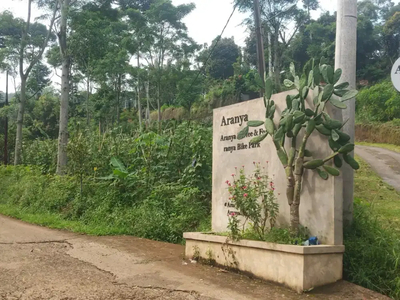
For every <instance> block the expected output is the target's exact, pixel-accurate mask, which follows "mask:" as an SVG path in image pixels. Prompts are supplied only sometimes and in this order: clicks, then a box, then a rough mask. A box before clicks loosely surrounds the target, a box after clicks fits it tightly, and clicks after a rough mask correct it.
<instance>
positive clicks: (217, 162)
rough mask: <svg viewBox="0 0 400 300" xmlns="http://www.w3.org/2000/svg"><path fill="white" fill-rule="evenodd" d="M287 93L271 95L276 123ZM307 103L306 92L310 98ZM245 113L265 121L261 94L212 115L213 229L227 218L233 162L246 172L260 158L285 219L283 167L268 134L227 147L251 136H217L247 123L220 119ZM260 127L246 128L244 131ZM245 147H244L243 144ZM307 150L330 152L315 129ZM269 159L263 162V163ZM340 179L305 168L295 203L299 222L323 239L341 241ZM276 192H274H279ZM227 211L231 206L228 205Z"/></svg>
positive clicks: (223, 224)
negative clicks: (257, 143)
mask: <svg viewBox="0 0 400 300" xmlns="http://www.w3.org/2000/svg"><path fill="white" fill-rule="evenodd" d="M288 93H290V92H285V93H280V94H276V95H273V96H272V99H273V100H274V101H275V103H276V106H277V111H276V113H275V116H276V119H275V122H276V123H277V122H278V119H279V116H280V112H281V111H282V110H283V109H284V108H285V107H286V95H287V94H288ZM309 103H311V97H310V99H309ZM246 114H247V115H248V119H249V120H264V119H265V107H264V103H263V99H256V100H252V101H248V102H244V103H238V104H234V105H230V106H226V107H222V108H217V109H214V116H213V179H212V183H213V187H212V189H213V190H212V192H213V195H212V228H213V231H215V232H223V231H226V230H227V228H226V226H227V222H228V216H227V214H228V209H229V208H228V207H226V206H224V203H225V202H227V201H228V199H229V193H228V189H227V185H226V183H225V181H226V180H230V181H231V180H232V176H231V174H232V173H235V167H237V168H238V169H239V168H240V167H241V166H242V165H244V166H245V169H246V170H247V172H248V174H250V173H251V172H252V171H253V169H254V166H253V162H261V164H262V166H263V167H265V168H266V170H267V171H268V174H269V176H270V177H271V178H273V181H274V183H275V188H276V190H275V192H276V195H277V198H278V203H279V217H278V220H277V221H278V223H279V224H280V225H281V226H287V225H288V224H289V217H290V216H289V211H290V210H289V205H288V203H287V198H286V177H285V171H284V169H283V167H282V164H281V162H280V161H279V159H278V157H277V154H276V149H275V146H274V145H273V143H272V139H271V137H270V136H268V137H267V138H266V139H265V140H264V141H263V142H261V144H260V147H258V148H250V149H245V150H236V151H232V153H231V152H226V151H224V148H225V147H233V146H235V147H236V148H237V144H238V143H245V144H248V143H249V141H250V140H251V138H245V139H243V140H241V141H239V140H237V139H234V140H233V141H221V136H231V135H237V134H238V132H239V131H240V130H241V129H242V128H243V127H244V126H245V125H246V123H245V122H243V124H242V125H241V126H240V124H233V125H227V126H221V122H222V118H223V117H225V120H226V119H227V118H230V117H235V116H243V115H246ZM260 129H263V130H265V128H264V126H260V127H258V128H250V131H249V132H254V131H255V130H257V131H259V130H260ZM248 147H249V146H248ZM307 149H308V150H310V151H311V152H312V153H313V155H314V158H324V157H326V156H328V155H330V154H331V153H332V150H331V149H330V148H329V146H328V143H327V137H325V136H322V135H321V134H319V133H318V132H317V131H315V132H314V133H313V135H312V136H311V137H310V139H309V141H308V146H307ZM266 161H268V164H267V163H266ZM342 193H343V192H342V180H341V178H336V179H334V178H332V177H330V178H329V179H328V180H327V181H324V180H322V179H321V178H320V177H319V176H318V174H317V173H316V172H315V171H309V170H306V171H305V175H304V182H303V192H302V195H301V204H300V222H301V224H302V225H303V226H306V227H308V228H309V230H310V232H311V233H312V234H313V235H316V236H318V238H319V239H320V241H321V242H322V243H324V244H330V245H341V244H342V243H343V228H342V223H343V222H342V217H343V210H342V207H343V197H342ZM278 194H279V195H278ZM230 210H232V208H230Z"/></svg>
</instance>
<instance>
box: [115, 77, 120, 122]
mask: <svg viewBox="0 0 400 300" xmlns="http://www.w3.org/2000/svg"><path fill="white" fill-rule="evenodd" d="M120 98H121V75H120V74H118V83H117V107H116V109H117V125H119V117H120V103H119V102H120Z"/></svg>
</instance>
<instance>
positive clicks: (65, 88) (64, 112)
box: [57, 0, 70, 175]
mask: <svg viewBox="0 0 400 300" xmlns="http://www.w3.org/2000/svg"><path fill="white" fill-rule="evenodd" d="M69 3H70V0H60V6H61V18H60V23H61V24H60V32H59V34H58V39H59V45H60V54H61V59H62V71H61V101H60V128H59V132H58V157H57V174H58V175H65V174H66V171H67V145H68V101H69V89H70V80H69V76H70V73H69V69H70V59H69V53H68V49H67V16H68V10H69Z"/></svg>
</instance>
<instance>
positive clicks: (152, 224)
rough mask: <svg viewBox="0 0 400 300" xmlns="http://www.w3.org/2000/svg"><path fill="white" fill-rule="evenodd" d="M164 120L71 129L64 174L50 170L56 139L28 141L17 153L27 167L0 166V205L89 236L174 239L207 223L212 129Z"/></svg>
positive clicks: (179, 239)
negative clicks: (73, 225)
mask: <svg viewBox="0 0 400 300" xmlns="http://www.w3.org/2000/svg"><path fill="white" fill-rule="evenodd" d="M166 125H168V126H166V129H165V130H164V132H162V133H161V134H157V133H155V132H153V131H148V132H145V133H142V134H140V133H139V132H132V133H123V132H121V131H119V130H118V129H116V130H113V131H108V132H106V133H103V134H96V133H93V132H90V131H88V130H79V128H78V129H77V130H75V131H72V133H71V138H70V142H69V145H68V154H69V157H68V158H69V164H68V176H64V177H59V176H55V175H53V174H54V171H55V168H56V160H55V158H56V156H55V155H56V153H57V152H56V145H57V143H56V141H55V140H36V141H34V142H33V143H31V144H29V145H27V148H26V152H25V158H26V162H28V163H29V164H31V165H32V167H31V166H25V167H24V166H18V167H11V166H9V167H1V168H0V194H1V195H2V196H3V195H4V197H2V198H1V199H0V204H3V205H8V206H12V207H16V208H19V209H22V210H24V211H25V210H26V211H29V212H30V213H33V214H38V215H39V216H40V215H41V214H53V215H56V216H58V217H59V218H61V219H62V220H68V221H76V222H80V224H82V225H85V226H86V225H87V226H89V227H88V228H91V231H90V233H99V234H100V233H101V234H114V233H118V234H132V235H136V236H140V237H147V238H152V239H156V240H162V241H168V242H174V243H178V242H181V241H182V233H183V232H184V231H193V230H196V229H197V228H199V227H201V228H203V229H204V228H206V227H209V225H207V224H209V223H210V222H209V215H210V210H211V173H212V172H211V153H212V151H211V147H212V146H211V145H212V143H211V136H212V132H211V128H210V127H208V126H203V125H200V124H198V123H195V122H192V123H191V124H188V123H182V124H177V123H176V122H169V123H168V124H166ZM35 154H36V155H35ZM110 161H111V162H112V166H111V167H110ZM110 174H111V175H110Z"/></svg>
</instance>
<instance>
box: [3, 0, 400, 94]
mask: <svg viewBox="0 0 400 300" xmlns="http://www.w3.org/2000/svg"><path fill="white" fill-rule="evenodd" d="M319 1H320V6H321V9H320V10H319V11H317V12H314V13H313V17H314V18H316V17H318V15H319V14H320V13H321V11H330V12H333V11H335V10H336V1H335V0H319ZM398 1H399V0H397V1H395V2H398ZM172 2H173V3H174V4H175V5H179V4H183V3H190V2H193V3H195V4H196V9H195V10H194V11H193V12H192V13H191V14H190V15H188V16H187V17H186V19H185V23H186V25H187V27H188V29H189V35H190V36H191V37H192V38H193V39H194V40H195V41H196V42H198V43H200V44H204V43H208V44H210V43H211V41H212V40H213V39H214V38H215V37H216V36H217V35H219V34H220V33H221V30H222V28H223V27H224V26H225V23H226V21H227V20H228V17H229V15H230V14H231V13H232V9H233V6H232V2H233V0H172ZM26 3H27V0H0V11H3V10H10V11H12V12H13V14H14V15H15V16H18V17H21V18H24V19H26V14H27V12H26V11H27V5H26ZM40 14H41V13H40V12H39V11H38V10H37V8H35V9H34V11H33V14H32V17H33V18H35V17H37V16H39V15H40ZM246 17H247V15H245V14H242V13H239V12H238V11H236V12H235V14H234V15H233V17H232V19H231V22H230V23H229V25H228V27H227V29H226V30H225V33H224V37H232V36H233V37H234V38H235V42H236V43H237V44H239V45H240V46H243V45H244V40H245V38H246V36H247V33H246V28H245V27H244V26H240V24H241V23H242V21H243V20H244V19H245V18H246ZM0 90H5V76H4V74H0Z"/></svg>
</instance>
